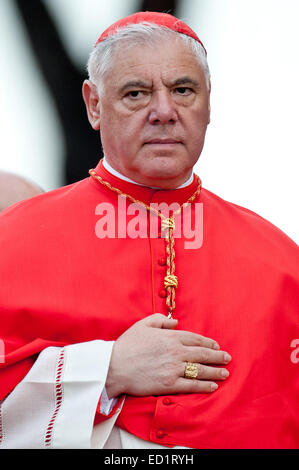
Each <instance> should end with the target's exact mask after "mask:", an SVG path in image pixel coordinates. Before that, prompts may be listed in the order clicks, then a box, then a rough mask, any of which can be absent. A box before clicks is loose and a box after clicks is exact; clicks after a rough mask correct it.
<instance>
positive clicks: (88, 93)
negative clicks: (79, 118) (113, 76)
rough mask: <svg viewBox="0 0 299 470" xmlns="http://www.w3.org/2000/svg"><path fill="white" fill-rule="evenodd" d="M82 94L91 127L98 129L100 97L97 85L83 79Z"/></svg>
mask: <svg viewBox="0 0 299 470" xmlns="http://www.w3.org/2000/svg"><path fill="white" fill-rule="evenodd" d="M82 94H83V99H84V102H85V106H86V111H87V116H88V120H89V122H90V124H91V127H92V128H93V129H94V130H95V131H98V130H99V129H100V98H99V94H98V91H97V87H96V86H95V85H94V84H93V83H92V82H91V81H90V80H85V81H84V83H83V88H82Z"/></svg>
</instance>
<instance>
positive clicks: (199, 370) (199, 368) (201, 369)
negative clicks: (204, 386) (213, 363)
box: [197, 364, 204, 377]
mask: <svg viewBox="0 0 299 470" xmlns="http://www.w3.org/2000/svg"><path fill="white" fill-rule="evenodd" d="M197 369H198V375H199V376H200V377H202V376H203V375H204V366H203V365H202V364H198V365H197Z"/></svg>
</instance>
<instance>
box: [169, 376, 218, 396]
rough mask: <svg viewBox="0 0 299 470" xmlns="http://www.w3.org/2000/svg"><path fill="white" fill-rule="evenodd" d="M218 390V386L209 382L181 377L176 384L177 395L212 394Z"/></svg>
mask: <svg viewBox="0 0 299 470" xmlns="http://www.w3.org/2000/svg"><path fill="white" fill-rule="evenodd" d="M217 388H218V385H217V384H216V383H215V382H212V381H209V380H197V379H194V380H191V379H185V378H183V377H180V378H178V380H177V381H176V384H175V390H176V392H175V393H212V392H215V391H216V390H217ZM170 393H171V392H170Z"/></svg>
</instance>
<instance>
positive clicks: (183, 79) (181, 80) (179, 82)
mask: <svg viewBox="0 0 299 470" xmlns="http://www.w3.org/2000/svg"><path fill="white" fill-rule="evenodd" d="M170 84H171V86H178V85H193V86H194V87H196V88H199V86H200V84H199V82H197V81H196V80H194V79H193V78H191V77H188V76H187V75H186V76H184V77H180V78H177V79H176V80H174V81H173V82H170Z"/></svg>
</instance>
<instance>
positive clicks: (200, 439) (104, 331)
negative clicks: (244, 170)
mask: <svg viewBox="0 0 299 470" xmlns="http://www.w3.org/2000/svg"><path fill="white" fill-rule="evenodd" d="M96 172H97V174H99V175H100V176H101V177H102V178H103V179H104V180H106V181H108V182H110V184H111V185H112V186H114V187H118V188H119V189H120V190H122V191H123V192H125V193H128V194H130V195H131V196H133V197H134V198H136V199H139V200H142V201H143V202H145V203H146V204H149V203H153V202H156V203H160V202H167V203H168V204H170V203H172V202H178V203H179V204H182V203H183V202H185V201H186V200H188V198H189V197H190V196H191V195H192V194H193V193H194V191H195V190H196V185H197V183H196V180H195V179H194V182H193V183H192V184H191V185H190V186H188V187H185V188H182V189H179V190H175V191H157V190H155V189H150V188H144V187H142V186H138V185H134V184H131V183H128V182H125V181H122V180H119V179H118V178H116V177H115V176H112V175H110V174H109V173H108V172H107V171H106V170H105V169H104V168H103V166H102V164H101V163H100V164H99V165H98V167H97V168H96ZM104 202H105V203H110V204H111V206H110V207H113V208H115V212H116V213H117V208H118V196H117V194H116V193H113V192H112V191H110V190H109V189H107V188H106V187H104V186H102V185H101V184H99V183H98V182H97V181H96V180H94V179H93V178H91V177H90V178H86V179H85V180H83V181H80V182H78V183H75V184H73V185H70V186H67V187H63V188H60V189H57V190H55V191H52V192H49V193H46V194H43V195H40V196H38V197H36V198H34V199H31V200H26V201H24V202H21V203H18V204H17V205H15V206H14V207H12V208H10V209H8V210H6V211H5V212H4V213H3V215H2V216H1V217H0V246H1V261H0V279H1V283H0V311H1V312H0V313H1V323H0V338H2V339H3V340H4V345H5V353H6V361H5V363H4V364H0V366H1V369H0V385H1V395H0V398H3V397H5V396H6V395H7V394H8V393H9V392H10V391H11V390H12V389H13V388H14V387H15V386H16V385H17V383H18V382H19V381H20V380H21V379H22V378H23V377H24V376H25V374H26V373H27V372H28V370H29V368H30V367H31V365H32V364H33V363H34V361H35V359H36V357H37V354H38V353H39V352H40V351H41V350H42V349H44V348H46V347H48V346H50V345H58V346H62V345H66V344H72V343H79V342H83V341H89V340H94V339H103V340H114V339H116V338H117V337H118V336H119V335H120V334H121V333H122V332H123V331H125V330H126V329H127V328H129V327H130V326H131V325H132V324H133V323H134V322H136V321H137V320H140V319H141V318H144V317H145V316H148V315H150V314H152V313H155V312H160V313H165V314H167V307H166V304H165V289H164V287H163V280H164V276H165V270H166V266H165V256H166V255H165V240H164V239H163V238H161V237H159V236H158V237H155V238H136V239H133V238H130V237H128V236H127V237H123V238H103V239H101V238H99V236H98V235H99V234H98V233H97V229H96V227H97V223H98V221H99V220H100V215H99V213H100V211H99V204H101V203H104ZM195 203H202V209H203V225H202V227H201V229H202V230H203V237H202V245H201V246H200V247H199V248H196V249H186V246H185V241H186V240H184V238H176V240H175V252H176V258H175V265H176V274H177V276H178V280H179V284H178V288H177V290H176V310H175V318H177V319H178V322H179V323H178V328H179V329H182V330H189V331H193V332H196V333H200V334H202V335H204V336H206V337H210V338H213V339H214V340H216V341H217V342H218V343H219V344H220V347H221V349H222V350H225V351H227V352H229V353H230V354H231V356H232V358H233V359H232V361H231V363H230V364H229V365H228V366H227V368H228V370H229V372H230V376H229V378H228V379H227V380H226V381H225V382H221V383H219V388H218V390H217V391H216V392H214V393H212V394H190V395H174V396H168V397H153V396H150V397H141V398H137V397H127V398H126V400H125V404H124V407H123V410H122V412H121V415H120V417H119V418H118V421H117V424H118V425H119V426H120V427H121V428H123V429H126V430H128V431H129V432H131V433H133V434H135V435H136V436H139V437H141V438H143V439H146V440H151V441H154V442H157V443H160V444H163V445H166V446H174V445H181V446H188V447H194V448H295V447H298V446H299V400H298V396H299V365H298V364H296V363H294V361H292V360H291V353H292V349H291V347H290V345H291V342H292V341H293V340H294V339H295V338H298V335H299V332H298V312H299V283H298V278H299V273H298V266H299V255H298V247H297V245H296V244H295V243H294V242H292V241H291V240H290V239H289V238H288V237H287V236H286V235H284V234H283V233H282V232H281V231H280V230H279V229H277V228H276V227H274V226H273V225H271V224H270V223H269V222H267V221H265V220H264V219H263V218H261V217H260V216H258V215H256V214H255V213H253V212H251V211H249V210H247V209H244V208H242V207H239V206H236V205H235V204H232V203H229V202H226V201H224V200H223V199H221V198H219V197H217V196H216V195H214V194H212V193H211V192H209V191H208V190H205V189H202V191H201V193H200V196H199V197H198V198H197V199H196V201H195ZM195 203H193V204H192V210H193V211H194V207H195ZM100 207H103V206H100ZM107 207H108V206H107ZM96 208H98V209H96ZM122 215H123V214H122ZM131 217H132V216H131ZM122 220H123V219H122ZM128 220H129V219H127V223H129V222H128ZM117 223H118V222H117V221H116V225H117ZM99 360H100V358H99ZM102 419H103V417H102V416H101V415H100V414H99V413H97V416H96V422H99V421H100V420H102Z"/></svg>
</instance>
